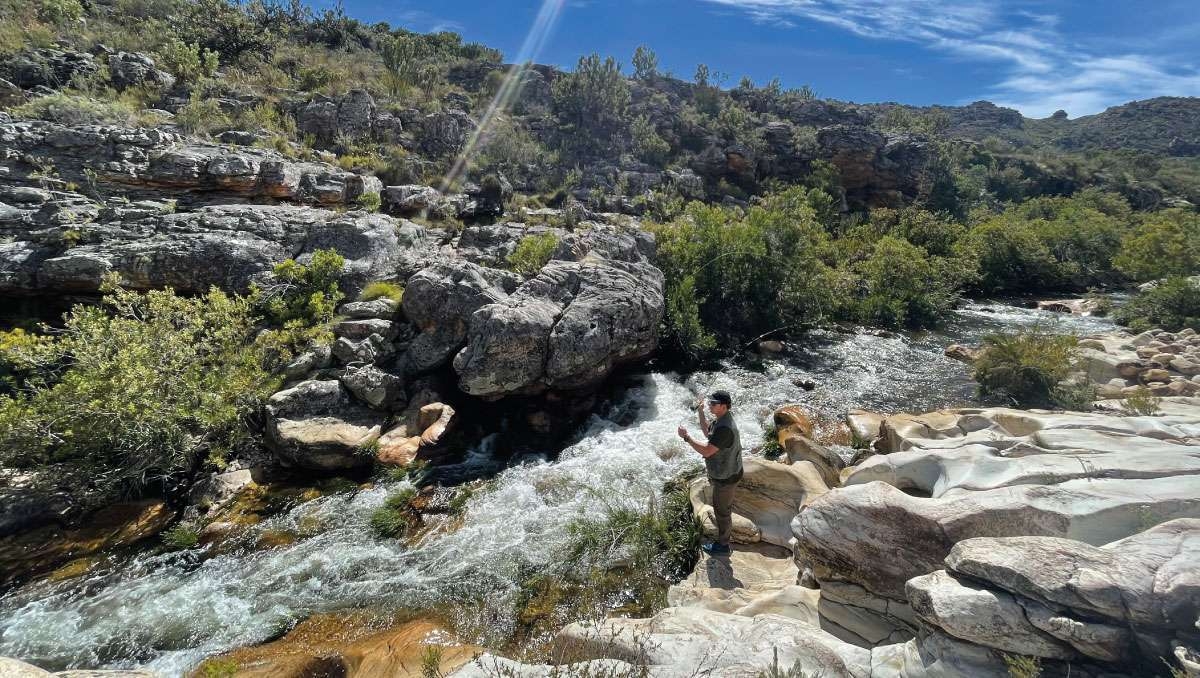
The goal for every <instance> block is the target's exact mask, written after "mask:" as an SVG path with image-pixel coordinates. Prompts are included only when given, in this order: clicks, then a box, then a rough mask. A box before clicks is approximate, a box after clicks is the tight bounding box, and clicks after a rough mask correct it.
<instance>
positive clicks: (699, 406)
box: [696, 396, 705, 414]
mask: <svg viewBox="0 0 1200 678" xmlns="http://www.w3.org/2000/svg"><path fill="white" fill-rule="evenodd" d="M704 404H705V399H704V396H700V400H697V401H696V411H697V412H699V413H700V414H704Z"/></svg>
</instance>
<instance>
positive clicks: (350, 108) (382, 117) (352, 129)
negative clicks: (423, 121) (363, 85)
mask: <svg viewBox="0 0 1200 678" xmlns="http://www.w3.org/2000/svg"><path fill="white" fill-rule="evenodd" d="M289 110H290V111H291V114H292V117H293V118H295V120H296V127H297V129H299V131H300V132H302V133H304V134H309V135H312V137H313V138H314V139H315V140H316V141H317V143H319V144H330V143H332V142H334V141H336V140H337V139H338V138H347V139H362V138H372V139H376V140H379V141H385V142H395V141H397V140H399V138H400V134H401V133H402V132H403V131H404V124H403V123H402V122H401V120H400V118H398V117H396V116H395V115H393V114H392V113H389V112H388V111H386V110H381V109H380V108H379V107H378V106H377V105H376V104H375V99H374V97H372V96H371V94H370V93H369V92H367V91H366V90H362V89H353V90H350V91H349V92H347V93H345V94H343V95H341V96H338V97H329V96H325V95H322V94H314V95H313V96H312V97H311V98H309V99H307V100H303V101H296V102H293V103H292V104H291V105H290V107H289Z"/></svg>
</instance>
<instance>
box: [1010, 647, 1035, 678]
mask: <svg viewBox="0 0 1200 678" xmlns="http://www.w3.org/2000/svg"><path fill="white" fill-rule="evenodd" d="M1003 656H1004V666H1005V667H1006V668H1007V669H1008V675H1009V676H1010V678H1038V676H1041V675H1042V660H1041V659H1040V658H1038V657H1027V656H1025V655H1022V654H1008V653H1007V652H1006V653H1004V655H1003Z"/></svg>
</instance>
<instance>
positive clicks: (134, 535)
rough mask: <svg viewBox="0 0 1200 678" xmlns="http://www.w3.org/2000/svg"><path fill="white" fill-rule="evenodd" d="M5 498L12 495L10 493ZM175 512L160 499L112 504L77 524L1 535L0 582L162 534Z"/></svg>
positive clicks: (14, 531) (51, 525)
mask: <svg viewBox="0 0 1200 678" xmlns="http://www.w3.org/2000/svg"><path fill="white" fill-rule="evenodd" d="M6 499H8V498H7V497H6ZM174 516H175V512H174V511H173V510H172V509H171V508H170V507H168V506H167V505H166V504H165V503H164V502H163V501H161V500H158V499H151V500H143V501H136V502H125V503H119V504H113V505H111V506H107V507H105V508H103V509H101V510H99V511H96V512H95V513H93V514H91V515H89V516H87V517H86V518H85V519H84V520H83V522H82V524H80V525H77V526H67V525H61V524H58V523H57V522H55V523H52V524H48V525H43V526H42V527H38V528H35V529H19V530H13V531H11V532H8V533H5V534H3V536H0V586H8V585H10V584H13V583H14V582H17V581H19V580H21V579H24V578H25V577H28V576H30V575H33V574H39V573H43V572H46V571H48V570H51V569H53V568H55V567H57V566H58V565H61V564H62V563H64V562H67V561H69V560H72V559H76V558H83V557H86V556H90V555H92V554H94V553H99V552H101V551H104V550H108V549H115V548H119V547H122V546H128V545H130V544H134V543H137V542H139V541H141V540H143V539H146V538H148V537H152V536H154V535H155V534H158V532H159V531H161V530H162V529H163V528H164V527H166V526H167V525H168V524H170V522H171V519H172V518H174Z"/></svg>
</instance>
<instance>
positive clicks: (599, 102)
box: [551, 54, 630, 151]
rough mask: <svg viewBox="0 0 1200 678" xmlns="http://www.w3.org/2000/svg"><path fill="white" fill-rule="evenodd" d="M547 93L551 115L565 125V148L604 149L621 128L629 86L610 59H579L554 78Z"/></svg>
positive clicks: (628, 96)
mask: <svg viewBox="0 0 1200 678" xmlns="http://www.w3.org/2000/svg"><path fill="white" fill-rule="evenodd" d="M551 94H552V99H553V103H554V113H555V115H556V116H558V119H559V121H560V122H562V123H563V125H565V126H566V129H565V130H563V138H564V140H566V141H567V142H568V145H569V146H572V147H574V146H579V147H580V148H581V149H582V150H591V151H598V150H604V149H607V148H609V147H610V146H611V144H612V143H613V141H614V139H615V137H616V136H617V135H618V134H619V133H621V132H623V131H624V129H625V125H626V121H625V109H626V108H627V107H628V106H629V98H630V94H629V83H627V82H626V81H625V78H624V76H622V75H621V67H620V66H619V65H618V64H617V62H616V61H615V60H614V59H613V58H612V57H609V58H607V59H601V58H600V55H599V54H592V55H590V56H585V57H581V58H580V59H579V63H578V64H576V66H575V70H574V71H573V72H571V73H565V74H563V75H561V76H559V77H558V78H556V79H555V81H554V84H553V86H552V91H551Z"/></svg>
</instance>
